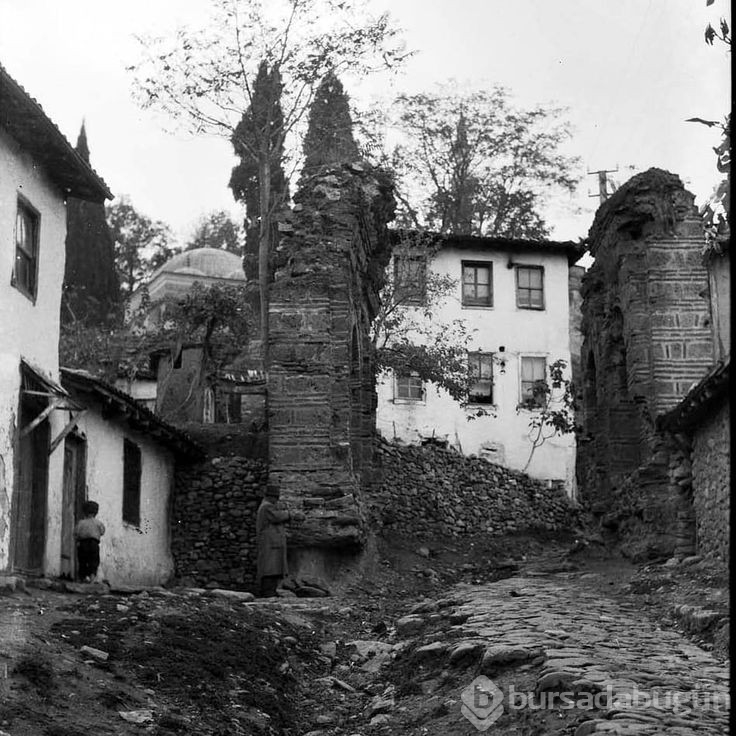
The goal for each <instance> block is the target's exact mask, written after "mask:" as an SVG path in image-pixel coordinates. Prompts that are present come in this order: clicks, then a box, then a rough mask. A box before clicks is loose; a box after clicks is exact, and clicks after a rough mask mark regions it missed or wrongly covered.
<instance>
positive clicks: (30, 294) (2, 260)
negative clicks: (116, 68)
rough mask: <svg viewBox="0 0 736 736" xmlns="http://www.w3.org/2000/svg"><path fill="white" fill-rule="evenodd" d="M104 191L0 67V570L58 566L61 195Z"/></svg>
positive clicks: (62, 420) (103, 195) (65, 402)
mask: <svg viewBox="0 0 736 736" xmlns="http://www.w3.org/2000/svg"><path fill="white" fill-rule="evenodd" d="M67 196H74V197H77V198H79V199H85V200H88V201H93V202H103V201H104V200H105V199H109V198H111V197H112V195H111V194H110V191H109V190H108V188H107V186H106V185H105V182H104V181H102V179H100V177H99V176H97V174H96V173H95V172H94V171H93V170H92V169H91V168H90V166H89V164H88V163H87V162H86V161H84V159H83V158H82V157H81V156H80V155H79V154H78V153H77V152H76V151H75V150H74V149H73V148H72V146H71V145H70V144H69V142H68V141H67V140H66V138H65V137H64V136H63V135H62V134H61V132H60V131H59V129H58V128H57V127H56V126H55V125H54V123H53V122H52V121H51V120H50V119H49V118H48V117H47V116H46V114H45V113H44V111H43V110H42V109H41V106H40V105H39V104H38V103H37V102H36V101H35V100H34V99H33V98H32V97H31V96H30V95H28V93H27V92H26V91H25V90H24V89H23V88H22V87H21V86H20V85H19V84H18V83H17V82H16V81H15V80H14V79H12V77H10V75H9V74H8V73H7V72H6V70H5V69H4V68H3V67H2V66H0V315H1V316H0V573H2V572H4V571H5V572H7V571H11V572H22V573H28V574H42V573H44V572H46V571H58V570H59V569H60V548H59V540H60V531H61V515H60V513H57V512H58V510H59V509H60V505H61V494H62V477H63V456H64V452H63V445H62V446H60V445H61V443H58V444H57V445H53V442H54V440H55V439H56V438H57V437H58V436H59V435H60V433H61V432H62V430H63V429H64V427H65V425H66V423H67V412H66V411H65V410H64V408H73V407H74V405H73V403H72V402H71V401H70V399H69V397H68V395H67V394H66V392H65V391H64V389H63V388H61V386H60V385H59V304H60V300H61V288H62V281H63V277H64V259H65V242H64V241H65V238H66V204H65V202H66V198H67Z"/></svg>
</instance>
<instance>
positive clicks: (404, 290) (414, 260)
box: [394, 253, 427, 307]
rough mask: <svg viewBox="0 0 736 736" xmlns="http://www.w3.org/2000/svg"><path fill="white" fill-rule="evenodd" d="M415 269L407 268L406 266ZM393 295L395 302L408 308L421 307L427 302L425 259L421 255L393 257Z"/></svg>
mask: <svg viewBox="0 0 736 736" xmlns="http://www.w3.org/2000/svg"><path fill="white" fill-rule="evenodd" d="M410 263H411V264H417V266H418V267H417V268H415V269H412V268H407V265H408V264H410ZM394 294H395V296H396V298H397V301H399V302H400V303H402V304H404V305H406V306H409V307H421V306H423V305H424V303H425V302H426V300H427V258H426V256H425V255H422V254H413V253H398V254H395V255H394Z"/></svg>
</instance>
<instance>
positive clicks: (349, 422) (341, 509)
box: [267, 162, 394, 551]
mask: <svg viewBox="0 0 736 736" xmlns="http://www.w3.org/2000/svg"><path fill="white" fill-rule="evenodd" d="M294 201H295V205H294V207H293V208H292V211H291V212H289V213H285V214H284V217H283V218H282V221H281V222H280V224H279V230H280V239H279V244H278V247H277V249H276V254H275V257H274V266H275V269H274V281H273V284H272V285H271V295H270V301H269V361H270V367H269V371H268V399H267V406H268V409H267V410H268V427H269V479H270V481H271V482H274V483H276V484H278V485H279V486H280V488H281V492H282V497H283V498H284V500H285V501H286V503H287V505H288V506H289V507H290V508H293V509H299V510H302V511H303V512H304V513H305V515H306V521H305V522H304V523H303V524H300V525H299V526H298V527H296V528H295V529H294V530H292V535H291V538H290V544H291V546H292V547H297V548H311V549H333V550H334V549H341V550H353V551H356V550H358V549H360V547H361V546H362V544H363V543H364V541H365V538H366V533H367V530H366V527H365V517H364V510H363V503H362V496H363V493H364V491H365V489H366V488H370V486H371V484H372V482H373V472H372V454H373V434H374V431H375V410H376V395H375V386H374V369H373V364H372V350H371V345H370V337H369V330H370V324H371V321H372V320H373V318H374V316H375V313H376V310H377V308H378V303H379V302H378V294H379V292H380V289H381V286H382V284H383V278H384V272H385V267H386V265H387V263H388V260H389V258H390V243H389V239H388V230H387V228H386V223H387V222H388V221H389V220H390V219H391V218H392V217H393V209H394V199H393V195H392V189H391V182H390V180H389V179H388V178H387V177H386V176H385V175H382V174H381V173H380V172H379V171H377V170H375V169H372V168H371V167H370V166H368V165H367V164H363V163H361V162H351V163H342V164H334V165H329V166H322V167H320V168H319V169H318V170H317V171H316V172H315V173H314V174H313V175H312V176H309V177H307V178H306V179H303V180H302V181H301V182H300V189H299V192H298V193H297V194H296V196H295V197H294Z"/></svg>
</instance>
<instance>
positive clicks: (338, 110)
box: [302, 72, 360, 176]
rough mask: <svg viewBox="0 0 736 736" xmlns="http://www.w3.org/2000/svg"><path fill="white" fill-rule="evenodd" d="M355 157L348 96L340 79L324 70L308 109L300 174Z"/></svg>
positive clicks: (356, 151) (357, 153)
mask: <svg viewBox="0 0 736 736" xmlns="http://www.w3.org/2000/svg"><path fill="white" fill-rule="evenodd" d="M359 158H360V152H359V151H358V145H357V144H356V142H355V139H354V138H353V120H352V118H351V117H350V105H349V103H348V96H347V95H346V94H345V90H344V89H343V86H342V82H340V80H339V79H338V78H337V77H336V76H335V74H334V73H333V72H328V74H326V75H325V77H324V79H323V80H322V81H321V82H320V85H319V87H318V88H317V92H316V93H315V95H314V101H313V102H312V107H311V109H310V111H309V125H308V127H307V134H306V136H305V137H304V168H303V170H302V176H310V175H312V174H313V173H315V172H316V171H317V170H318V169H319V167H320V166H330V165H332V164H338V163H346V162H349V161H357V160H358V159H359Z"/></svg>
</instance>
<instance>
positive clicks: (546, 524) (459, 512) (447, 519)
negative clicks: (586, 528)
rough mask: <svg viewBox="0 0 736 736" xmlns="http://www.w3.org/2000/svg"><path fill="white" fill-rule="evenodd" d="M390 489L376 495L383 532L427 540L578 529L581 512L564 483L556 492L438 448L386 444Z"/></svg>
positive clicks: (373, 505) (381, 450)
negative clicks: (414, 536) (572, 500)
mask: <svg viewBox="0 0 736 736" xmlns="http://www.w3.org/2000/svg"><path fill="white" fill-rule="evenodd" d="M377 458H378V459H379V461H380V465H381V469H382V472H383V482H382V484H381V486H380V487H379V488H378V489H376V490H375V491H374V492H373V493H371V494H370V496H369V503H368V505H369V508H370V512H371V517H372V519H373V522H374V523H375V525H376V526H377V527H378V528H383V529H386V530H392V531H397V532H400V533H404V534H412V535H418V536H424V535H429V536H431V535H432V534H436V533H441V534H449V535H451V536H457V537H461V536H464V535H471V534H477V533H480V532H484V533H487V534H490V535H492V536H501V535H504V534H513V533H515V532H521V531H524V530H534V529H545V530H550V531H555V530H562V529H571V528H574V527H575V526H576V525H577V523H578V521H579V510H578V509H577V508H576V507H575V506H573V504H572V503H571V502H570V500H569V498H568V497H567V495H566V494H565V492H564V489H563V487H562V484H561V483H559V484H554V485H552V487H551V488H548V487H547V485H546V484H545V483H543V482H541V481H537V480H534V479H532V478H529V477H528V476H527V475H525V474H523V473H519V472H517V471H513V470H509V469H507V468H504V467H502V466H500V465H495V464H493V463H489V462H488V461H487V460H482V459H480V458H468V457H465V456H463V455H460V454H459V453H457V452H455V451H452V450H445V449H442V448H438V447H416V446H408V447H405V446H402V445H395V444H390V443H388V442H386V441H384V440H380V441H379V444H378V452H377Z"/></svg>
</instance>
